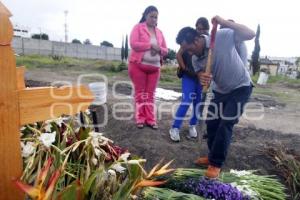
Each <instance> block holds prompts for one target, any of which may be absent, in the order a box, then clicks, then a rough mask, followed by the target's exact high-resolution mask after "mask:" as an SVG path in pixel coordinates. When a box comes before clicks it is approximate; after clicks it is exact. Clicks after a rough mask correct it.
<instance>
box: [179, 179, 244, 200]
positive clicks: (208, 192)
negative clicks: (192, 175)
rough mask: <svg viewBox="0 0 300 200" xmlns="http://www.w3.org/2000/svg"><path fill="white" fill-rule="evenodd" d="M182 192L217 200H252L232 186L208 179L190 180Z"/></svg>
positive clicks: (184, 185)
mask: <svg viewBox="0 0 300 200" xmlns="http://www.w3.org/2000/svg"><path fill="white" fill-rule="evenodd" d="M181 191H183V192H189V193H192V194H196V195H198V196H202V197H205V198H211V199H217V200H250V197H249V196H243V194H242V193H241V192H240V191H239V190H238V189H237V188H235V187H233V186H231V185H230V184H225V183H221V182H219V181H216V180H209V179H206V178H201V179H189V180H187V181H186V182H185V183H183V184H182V187H181Z"/></svg>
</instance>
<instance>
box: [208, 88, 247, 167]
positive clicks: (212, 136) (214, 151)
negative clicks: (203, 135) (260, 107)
mask: <svg viewBox="0 0 300 200" xmlns="http://www.w3.org/2000/svg"><path fill="white" fill-rule="evenodd" d="M251 93H252V85H251V86H243V87H240V88H237V89H235V90H233V91H232V92H230V93H229V94H221V93H218V92H214V98H213V99H212V101H211V103H210V105H209V107H208V114H207V119H206V124H207V146H208V150H209V154H208V158H209V162H210V164H211V165H213V166H215V167H222V165H223V164H224V161H225V159H226V156H227V151H228V148H229V146H230V143H231V138H232V130H233V126H234V125H235V124H236V123H238V121H239V117H240V116H241V115H242V113H243V110H244V106H245V104H246V103H247V101H248V99H249V97H250V95H251Z"/></svg>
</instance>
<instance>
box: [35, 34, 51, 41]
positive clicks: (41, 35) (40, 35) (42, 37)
mask: <svg viewBox="0 0 300 200" xmlns="http://www.w3.org/2000/svg"><path fill="white" fill-rule="evenodd" d="M31 38H33V39H39V40H49V36H48V35H47V34H46V33H41V34H37V33H36V34H32V35H31Z"/></svg>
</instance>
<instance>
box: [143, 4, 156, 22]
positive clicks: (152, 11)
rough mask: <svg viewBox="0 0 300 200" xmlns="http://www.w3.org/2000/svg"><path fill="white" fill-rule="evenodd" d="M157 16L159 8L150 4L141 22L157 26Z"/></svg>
mask: <svg viewBox="0 0 300 200" xmlns="http://www.w3.org/2000/svg"><path fill="white" fill-rule="evenodd" d="M157 16H158V10H157V8H156V7H155V6H148V7H147V8H146V9H145V11H144V12H143V16H142V18H141V20H140V23H142V22H146V24H147V25H148V26H152V27H154V26H156V25H157Z"/></svg>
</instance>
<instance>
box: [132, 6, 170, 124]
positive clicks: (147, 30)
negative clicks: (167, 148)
mask: <svg viewBox="0 0 300 200" xmlns="http://www.w3.org/2000/svg"><path fill="white" fill-rule="evenodd" d="M157 16H158V10H157V8H156V7H154V6H149V7H147V8H146V10H145V11H144V13H143V16H142V19H141V20H140V22H139V23H138V24H137V25H135V26H134V27H133V29H132V31H131V34H130V46H131V53H130V56H129V67H128V68H129V69H128V73H129V76H130V79H131V80H132V82H133V85H134V101H135V120H136V125H137V127H138V128H143V127H144V126H145V125H148V126H150V127H151V128H153V129H157V128H158V126H157V122H156V116H155V106H154V93H155V89H156V86H157V84H158V80H159V76H160V67H161V64H162V58H163V56H165V55H167V53H168V49H167V46H166V42H165V39H164V36H163V34H162V32H161V31H160V30H159V29H158V28H157V27H156V26H157Z"/></svg>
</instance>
